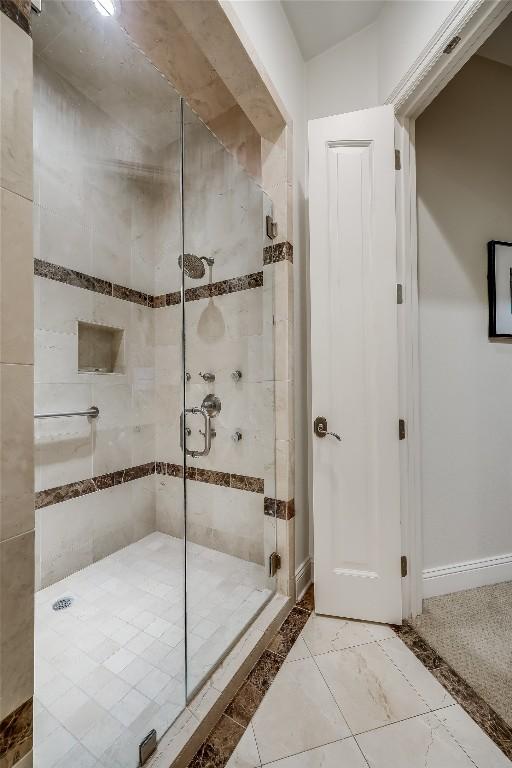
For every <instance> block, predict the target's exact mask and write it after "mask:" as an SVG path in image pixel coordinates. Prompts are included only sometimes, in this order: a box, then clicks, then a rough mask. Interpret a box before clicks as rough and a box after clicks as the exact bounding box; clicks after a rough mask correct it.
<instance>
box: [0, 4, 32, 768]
mask: <svg viewBox="0 0 512 768" xmlns="http://www.w3.org/2000/svg"><path fill="white" fill-rule="evenodd" d="M0 100H1V103H0V147H1V157H0V199H1V200H0V201H1V209H0V211H1V212H0V294H1V300H0V731H2V729H3V725H4V723H6V722H10V734H12V736H11V738H12V744H13V746H12V748H11V749H8V751H7V754H6V755H5V756H4V757H3V758H2V760H3V761H5V762H6V764H8V765H12V764H13V763H14V762H15V760H16V759H17V756H23V755H24V754H26V753H28V752H29V751H30V748H31V736H30V733H29V731H27V730H26V731H25V733H24V734H23V729H24V726H26V724H27V723H30V721H31V704H30V699H31V697H32V692H33V671H32V670H33V663H32V659H33V621H34V619H33V611H34V602H33V589H34V588H33V583H34V506H33V459H32V456H33V451H32V445H33V411H32V388H33V320H32V230H31V222H32V204H31V199H32V41H31V39H30V37H29V36H28V35H27V34H26V32H25V31H23V30H22V29H21V28H20V27H18V26H17V25H16V24H15V23H14V22H13V21H11V20H10V19H9V18H7V16H5V15H4V14H3V13H0ZM25 702H28V703H27V704H26V706H25V707H24V708H23V709H22V710H18V708H20V707H22V705H23V704H24V703H25ZM14 710H18V711H19V712H21V713H22V714H20V715H18V716H16V717H10V714H11V713H12V712H14ZM15 742H18V743H17V744H16V743H15Z"/></svg>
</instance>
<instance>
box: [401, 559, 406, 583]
mask: <svg viewBox="0 0 512 768" xmlns="http://www.w3.org/2000/svg"><path fill="white" fill-rule="evenodd" d="M400 573H401V574H402V579H405V577H406V576H407V556H406V555H402V557H401V558H400Z"/></svg>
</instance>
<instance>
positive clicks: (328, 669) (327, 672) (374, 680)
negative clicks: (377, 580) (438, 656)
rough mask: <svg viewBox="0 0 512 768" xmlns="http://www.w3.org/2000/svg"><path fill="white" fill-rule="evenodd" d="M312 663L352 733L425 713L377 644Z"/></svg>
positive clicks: (408, 684)
mask: <svg viewBox="0 0 512 768" xmlns="http://www.w3.org/2000/svg"><path fill="white" fill-rule="evenodd" d="M315 662H316V663H317V664H318V667H319V669H320V671H321V673H322V675H323V676H324V678H325V680H326V682H327V684H328V686H329V688H330V689H331V691H332V693H333V695H334V698H335V699H336V701H337V703H338V705H339V707H340V709H341V711H342V712H343V715H344V717H345V719H346V721H347V723H348V725H349V726H350V729H351V731H352V733H361V732H362V731H368V730H371V729H372V728H379V727H380V726H383V725H387V724H389V723H392V722H395V721H397V720H404V719H405V718H407V717H413V716H414V715H419V714H421V713H423V712H425V711H427V710H428V707H427V705H426V704H425V702H424V701H423V700H422V699H421V698H420V697H419V695H418V694H417V693H416V691H415V690H414V688H413V687H412V686H411V685H410V683H408V682H407V680H406V679H405V678H404V676H403V675H402V673H401V672H400V671H399V670H398V669H397V667H396V666H395V665H394V664H393V662H392V661H391V660H390V659H389V658H388V657H387V656H386V654H385V653H384V651H383V650H382V648H381V647H380V645H379V644H378V643H370V644H367V645H360V646H357V647H354V648H347V649H346V650H344V651H333V652H331V653H325V654H323V655H320V656H316V657H315ZM296 663H299V662H296Z"/></svg>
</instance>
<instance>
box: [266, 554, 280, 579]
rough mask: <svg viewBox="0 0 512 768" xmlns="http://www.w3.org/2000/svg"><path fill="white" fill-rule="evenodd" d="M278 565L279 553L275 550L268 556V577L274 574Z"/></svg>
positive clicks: (278, 567)
mask: <svg viewBox="0 0 512 768" xmlns="http://www.w3.org/2000/svg"><path fill="white" fill-rule="evenodd" d="M280 567H281V555H278V554H277V552H272V554H271V555H270V557H269V558H268V575H269V576H270V578H272V576H275V575H276V573H277V571H278V570H279V569H280Z"/></svg>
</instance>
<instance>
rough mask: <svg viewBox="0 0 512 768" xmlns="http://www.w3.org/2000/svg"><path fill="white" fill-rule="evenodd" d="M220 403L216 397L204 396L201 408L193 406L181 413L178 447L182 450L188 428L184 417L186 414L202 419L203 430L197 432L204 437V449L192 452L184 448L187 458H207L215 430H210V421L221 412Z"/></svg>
mask: <svg viewBox="0 0 512 768" xmlns="http://www.w3.org/2000/svg"><path fill="white" fill-rule="evenodd" d="M221 407H222V405H221V402H220V400H219V398H218V397H217V396H216V395H212V394H210V395H206V397H205V398H204V400H203V402H202V403H201V407H200V408H197V406H194V407H193V408H185V410H184V411H183V413H182V414H181V416H180V445H181V448H182V449H183V447H184V446H183V442H184V441H183V435H184V433H185V434H186V435H187V436H188V427H187V426H186V425H185V417H186V414H187V413H192V414H199V415H200V416H202V417H203V419H204V429H202V430H199V431H200V434H201V435H202V436H203V437H204V447H203V450H202V451H192V450H190V449H189V448H187V447H185V453H186V454H187V455H188V456H192V457H194V458H197V457H198V456H208V454H209V453H210V449H211V447H212V438H213V437H214V436H215V430H214V429H213V428H212V419H214V418H215V417H216V416H217V414H219V413H220V411H221Z"/></svg>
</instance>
